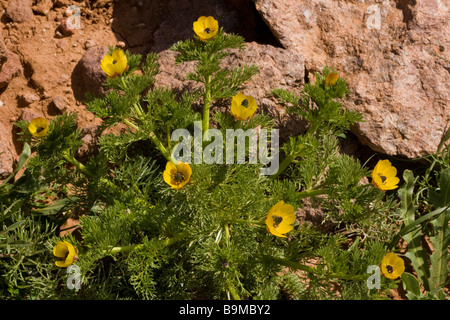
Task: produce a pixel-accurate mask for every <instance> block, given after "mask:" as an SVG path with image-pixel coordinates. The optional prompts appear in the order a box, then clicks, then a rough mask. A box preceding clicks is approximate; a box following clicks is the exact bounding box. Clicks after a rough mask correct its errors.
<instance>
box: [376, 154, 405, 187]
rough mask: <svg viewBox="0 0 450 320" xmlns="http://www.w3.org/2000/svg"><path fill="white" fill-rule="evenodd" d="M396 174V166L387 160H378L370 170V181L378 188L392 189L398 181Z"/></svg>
mask: <svg viewBox="0 0 450 320" xmlns="http://www.w3.org/2000/svg"><path fill="white" fill-rule="evenodd" d="M396 175H397V168H395V167H394V166H392V165H391V162H390V161H389V160H380V161H378V163H377V165H376V166H375V168H374V169H373V170H372V183H373V184H374V185H375V186H376V187H377V188H379V189H380V190H393V189H396V188H397V187H398V185H397V184H398V183H399V182H400V179H399V178H397V177H396Z"/></svg>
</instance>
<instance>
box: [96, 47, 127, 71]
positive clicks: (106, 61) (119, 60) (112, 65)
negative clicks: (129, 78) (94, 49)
mask: <svg viewBox="0 0 450 320" xmlns="http://www.w3.org/2000/svg"><path fill="white" fill-rule="evenodd" d="M100 67H101V68H102V70H103V71H104V72H105V73H106V74H107V75H108V77H109V78H116V77H118V76H119V75H121V74H122V73H124V72H125V71H126V70H127V69H128V64H127V56H126V55H125V53H123V51H122V50H120V49H117V50H114V52H113V53H112V55H109V54H107V55H105V56H104V57H103V59H102V60H101V63H100Z"/></svg>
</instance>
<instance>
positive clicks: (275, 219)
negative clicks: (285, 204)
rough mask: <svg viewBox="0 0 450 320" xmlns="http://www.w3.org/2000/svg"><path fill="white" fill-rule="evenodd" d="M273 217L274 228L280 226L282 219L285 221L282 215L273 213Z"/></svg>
mask: <svg viewBox="0 0 450 320" xmlns="http://www.w3.org/2000/svg"><path fill="white" fill-rule="evenodd" d="M272 219H273V227H274V228H278V226H279V225H280V223H281V221H283V218H282V217H279V216H276V215H273V216H272Z"/></svg>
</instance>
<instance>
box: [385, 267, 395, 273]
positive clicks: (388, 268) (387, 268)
mask: <svg viewBox="0 0 450 320" xmlns="http://www.w3.org/2000/svg"><path fill="white" fill-rule="evenodd" d="M386 270H387V272H389V273H392V272H394V268H392V266H391V265H387V266H386Z"/></svg>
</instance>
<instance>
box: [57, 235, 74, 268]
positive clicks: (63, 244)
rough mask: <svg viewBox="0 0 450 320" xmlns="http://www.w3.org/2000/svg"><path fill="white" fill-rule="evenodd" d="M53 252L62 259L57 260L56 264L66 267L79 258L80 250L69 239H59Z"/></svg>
mask: <svg viewBox="0 0 450 320" xmlns="http://www.w3.org/2000/svg"><path fill="white" fill-rule="evenodd" d="M53 254H54V255H55V256H56V257H58V258H61V259H62V260H59V261H55V264H56V266H58V267H60V268H65V267H68V266H70V265H71V264H73V262H74V261H75V260H77V254H78V250H77V249H76V248H75V247H74V246H73V245H71V244H70V243H69V242H67V241H65V240H64V241H59V242H58V243H57V244H56V246H54V247H53Z"/></svg>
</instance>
